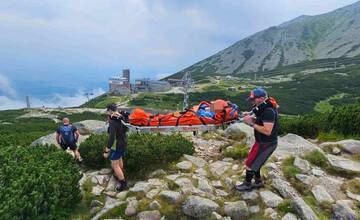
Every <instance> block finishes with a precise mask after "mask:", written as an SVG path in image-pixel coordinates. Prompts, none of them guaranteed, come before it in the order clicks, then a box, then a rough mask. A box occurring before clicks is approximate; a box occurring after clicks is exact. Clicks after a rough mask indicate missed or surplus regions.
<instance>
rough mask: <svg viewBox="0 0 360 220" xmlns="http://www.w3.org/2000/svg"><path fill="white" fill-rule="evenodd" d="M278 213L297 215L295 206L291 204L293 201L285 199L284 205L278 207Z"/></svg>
mask: <svg viewBox="0 0 360 220" xmlns="http://www.w3.org/2000/svg"><path fill="white" fill-rule="evenodd" d="M276 209H277V211H278V212H279V214H280V215H281V216H282V215H285V214H286V213H288V212H291V213H294V214H296V213H297V212H296V209H295V208H294V206H293V205H292V204H291V201H290V200H289V199H284V200H283V202H282V203H280V204H279V205H278V206H277V207H276Z"/></svg>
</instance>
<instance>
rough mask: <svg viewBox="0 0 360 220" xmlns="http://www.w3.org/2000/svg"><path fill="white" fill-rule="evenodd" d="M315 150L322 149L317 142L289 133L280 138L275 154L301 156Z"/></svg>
mask: <svg viewBox="0 0 360 220" xmlns="http://www.w3.org/2000/svg"><path fill="white" fill-rule="evenodd" d="M314 150H319V151H322V150H321V149H320V148H319V147H317V146H316V145H315V144H313V143H311V142H310V141H308V140H306V139H304V138H302V137H301V136H298V135H296V134H291V133H289V134H287V135H285V136H284V137H279V138H278V146H277V148H276V150H275V152H274V155H275V156H279V157H286V156H299V155H302V154H306V153H308V152H312V151H314Z"/></svg>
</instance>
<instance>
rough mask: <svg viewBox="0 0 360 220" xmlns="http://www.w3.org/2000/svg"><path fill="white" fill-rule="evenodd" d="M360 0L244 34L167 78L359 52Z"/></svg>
mask: <svg viewBox="0 0 360 220" xmlns="http://www.w3.org/2000/svg"><path fill="white" fill-rule="evenodd" d="M359 12H360V2H356V3H353V4H351V5H348V6H345V7H342V8H339V9H336V10H334V11H331V12H327V13H324V14H320V15H313V16H310V15H301V16H298V17H296V18H294V19H292V20H290V21H287V22H284V23H282V24H280V25H277V26H272V27H269V28H267V29H265V30H262V31H259V32H256V33H254V34H252V35H250V36H248V37H245V38H243V39H242V40H239V41H237V42H235V43H234V44H232V45H231V46H229V47H227V48H225V49H224V50H221V51H219V52H217V53H215V54H214V55H212V56H210V57H208V58H205V59H203V60H201V61H199V62H197V63H195V64H193V65H191V66H189V67H187V68H185V69H183V70H181V71H179V72H177V73H175V74H173V75H171V76H169V77H167V78H179V77H181V75H183V73H184V72H187V71H189V72H190V73H191V74H192V75H195V76H196V75H204V74H230V75H236V74H243V73H249V72H262V71H267V70H273V69H276V68H278V67H281V66H287V65H290V64H296V63H300V62H303V61H307V60H317V59H326V58H339V57H354V56H356V55H359V54H360V13H359Z"/></svg>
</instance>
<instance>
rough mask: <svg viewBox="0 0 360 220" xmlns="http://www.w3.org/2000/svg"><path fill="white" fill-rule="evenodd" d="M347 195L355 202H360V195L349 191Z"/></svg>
mask: <svg viewBox="0 0 360 220" xmlns="http://www.w3.org/2000/svg"><path fill="white" fill-rule="evenodd" d="M346 195H347V196H348V197H349V198H350V199H354V200H356V201H358V202H360V195H358V194H354V193H352V192H350V191H349V190H346Z"/></svg>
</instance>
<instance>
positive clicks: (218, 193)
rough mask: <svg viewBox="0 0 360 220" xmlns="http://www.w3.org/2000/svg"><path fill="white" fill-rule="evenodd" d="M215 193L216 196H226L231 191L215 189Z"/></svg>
mask: <svg viewBox="0 0 360 220" xmlns="http://www.w3.org/2000/svg"><path fill="white" fill-rule="evenodd" d="M215 195H216V196H218V197H219V196H220V197H226V196H228V195H229V193H227V192H226V191H224V190H221V189H215Z"/></svg>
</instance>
